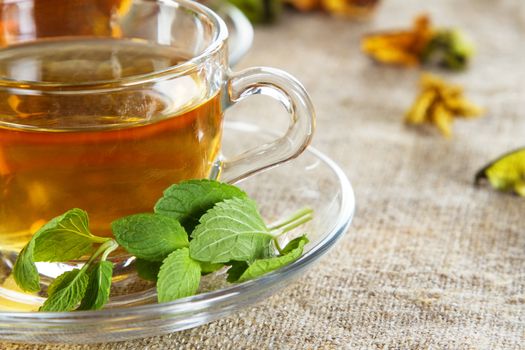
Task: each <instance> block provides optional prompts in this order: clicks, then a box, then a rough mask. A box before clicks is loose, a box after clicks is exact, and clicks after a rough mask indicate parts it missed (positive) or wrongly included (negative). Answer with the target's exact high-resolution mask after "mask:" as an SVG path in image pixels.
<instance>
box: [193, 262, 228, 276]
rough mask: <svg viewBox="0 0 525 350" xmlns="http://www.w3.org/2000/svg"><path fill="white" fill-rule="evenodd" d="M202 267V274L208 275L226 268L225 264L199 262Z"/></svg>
mask: <svg viewBox="0 0 525 350" xmlns="http://www.w3.org/2000/svg"><path fill="white" fill-rule="evenodd" d="M199 263H200V265H201V274H202V275H207V274H209V273H212V272H215V271H217V270H220V269H221V268H223V267H224V264H212V263H209V262H199Z"/></svg>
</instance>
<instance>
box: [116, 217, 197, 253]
mask: <svg viewBox="0 0 525 350" xmlns="http://www.w3.org/2000/svg"><path fill="white" fill-rule="evenodd" d="M111 228H112V229H113V234H114V235H115V239H116V240H117V242H118V243H119V244H120V245H121V246H123V247H124V248H125V249H126V250H127V251H128V252H129V253H131V254H133V255H135V256H136V257H137V258H140V259H144V260H148V261H162V260H164V259H165V258H166V257H167V256H168V255H169V254H170V253H171V252H173V251H174V250H175V249H179V248H183V247H187V246H188V234H187V233H186V231H184V228H183V227H182V226H181V224H180V223H179V222H178V221H177V220H176V219H174V218H171V217H169V216H164V215H159V214H152V213H149V214H136V215H131V216H127V217H124V218H121V219H118V220H116V221H114V222H113V223H112V224H111Z"/></svg>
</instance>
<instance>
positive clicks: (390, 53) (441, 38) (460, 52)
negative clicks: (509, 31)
mask: <svg viewBox="0 0 525 350" xmlns="http://www.w3.org/2000/svg"><path fill="white" fill-rule="evenodd" d="M332 1H338V0H332ZM361 50H362V51H363V52H364V53H365V54H367V55H368V56H370V57H371V58H373V59H374V60H376V61H377V62H380V63H385V64H394V65H401V66H416V65H420V64H432V65H438V66H440V67H444V68H447V69H451V70H461V69H464V68H466V67H467V65H468V62H469V60H470V58H471V57H472V55H473V54H474V45H473V44H472V42H471V41H470V40H469V39H468V37H467V36H465V35H464V34H463V33H462V32H461V31H459V30H457V29H447V28H445V29H435V28H434V27H433V26H432V24H431V22H430V18H429V17H428V16H426V15H420V16H418V17H416V18H415V20H414V24H413V26H412V28H411V29H407V30H395V31H386V32H379V33H374V34H369V35H366V36H364V37H363V39H362V41H361Z"/></svg>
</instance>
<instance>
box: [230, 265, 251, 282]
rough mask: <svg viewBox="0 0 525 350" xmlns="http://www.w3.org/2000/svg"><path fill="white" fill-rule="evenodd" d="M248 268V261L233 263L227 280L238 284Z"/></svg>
mask: <svg viewBox="0 0 525 350" xmlns="http://www.w3.org/2000/svg"><path fill="white" fill-rule="evenodd" d="M247 268H248V263H247V262H246V261H232V263H231V267H230V268H229V269H228V271H227V273H228V277H227V278H226V280H227V281H228V282H230V283H233V282H237V281H238V280H239V278H240V277H241V275H242V274H243V273H244V271H246V269H247Z"/></svg>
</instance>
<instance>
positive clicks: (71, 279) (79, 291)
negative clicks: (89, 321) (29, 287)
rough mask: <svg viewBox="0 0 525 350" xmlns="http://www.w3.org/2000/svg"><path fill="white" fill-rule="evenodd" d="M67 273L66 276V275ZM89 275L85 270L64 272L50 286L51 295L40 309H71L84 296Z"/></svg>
mask: <svg viewBox="0 0 525 350" xmlns="http://www.w3.org/2000/svg"><path fill="white" fill-rule="evenodd" d="M64 275H65V276H64ZM88 282H89V277H88V275H87V274H86V273H85V271H83V270H72V271H68V272H65V273H63V274H62V275H60V276H59V277H57V279H56V280H55V281H54V282H53V283H52V284H51V285H50V286H49V291H50V292H51V293H49V297H48V298H47V300H46V301H45V302H44V304H43V305H42V306H41V307H40V311H53V312H55V311H57V312H58V311H71V310H74V309H75V308H76V306H77V305H78V303H80V301H81V300H82V298H83V297H84V294H85V293H86V288H87V286H88Z"/></svg>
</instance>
